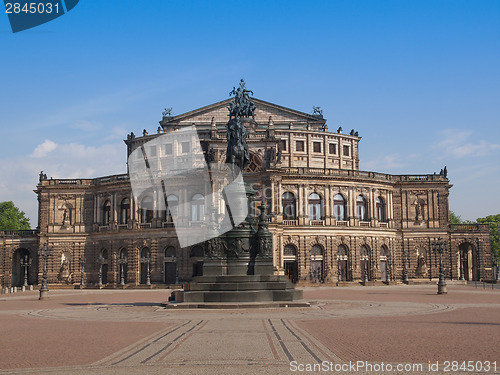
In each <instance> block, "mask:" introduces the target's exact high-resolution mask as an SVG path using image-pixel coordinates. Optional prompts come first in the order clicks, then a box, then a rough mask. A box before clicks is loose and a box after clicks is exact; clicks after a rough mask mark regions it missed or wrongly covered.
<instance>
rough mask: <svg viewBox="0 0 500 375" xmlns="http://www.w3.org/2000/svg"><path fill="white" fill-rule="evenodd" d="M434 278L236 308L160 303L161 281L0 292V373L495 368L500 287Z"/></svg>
mask: <svg viewBox="0 0 500 375" xmlns="http://www.w3.org/2000/svg"><path fill="white" fill-rule="evenodd" d="M436 289H437V288H436V286H433V285H422V286H416V285H410V286H407V285H397V286H373V287H348V288H335V287H317V288H313V287H310V288H304V298H305V299H306V300H308V301H310V302H311V307H310V308H276V309H245V310H224V309H221V310H186V309H180V308H179V309H168V310H167V309H165V308H164V307H162V306H161V305H160V303H161V302H164V301H166V300H167V298H168V296H169V294H170V291H169V290H166V289H154V290H90V289H88V290H69V289H67V290H51V291H50V299H49V300H48V301H39V300H38V291H31V292H23V293H15V294H6V295H1V296H0V340H1V341H0V342H1V345H0V374H32V373H33V374H35V373H36V374H291V373H311V371H308V370H319V371H316V372H320V373H353V374H361V373H394V374H396V373H400V374H408V373H415V374H441V373H456V374H464V373H467V374H473V373H485V371H484V370H485V369H486V368H487V366H488V362H487V361H489V362H490V371H489V372H486V373H491V374H493V373H500V369H499V368H500V290H498V289H494V290H492V289H481V288H478V289H476V288H473V287H471V286H458V285H451V286H448V294H447V295H436ZM358 361H359V362H358ZM446 361H449V362H450V363H449V366H448V368H445V366H446V365H447V362H446ZM452 361H458V363H457V366H461V365H463V364H464V362H463V361H465V365H466V366H467V365H469V366H472V367H474V369H473V370H472V367H470V368H469V369H468V370H464V369H463V368H462V370H461V369H459V368H456V367H455V368H454V367H453V365H454V364H453V362H452ZM468 361H473V362H468ZM494 361H496V362H497V364H496V366H497V369H496V371H495V369H494V366H493V362H494ZM361 364H363V366H361ZM419 364H421V365H420V366H421V367H419ZM436 364H438V365H439V370H438V371H435V370H436V367H435V365H436ZM355 365H356V366H357V367H354V366H355ZM370 365H371V366H375V367H372V368H371V369H370V368H368V369H367V368H366V367H364V366H370ZM314 366H316V367H314ZM377 366H378V367H377ZM381 366H384V367H381ZM398 366H399V367H398ZM401 366H403V367H401ZM404 366H406V367H404ZM410 366H412V367H411V369H410ZM429 366H431V367H429ZM480 366H482V368H483V372H481V371H478V370H479V369H480ZM398 369H399V371H398ZM446 369H448V370H449V371H445V370H446ZM391 370H392V371H391ZM454 370H455V371H454ZM469 370H470V371H469Z"/></svg>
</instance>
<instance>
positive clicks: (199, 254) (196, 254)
mask: <svg viewBox="0 0 500 375" xmlns="http://www.w3.org/2000/svg"><path fill="white" fill-rule="evenodd" d="M189 256H190V257H191V258H203V257H204V256H205V251H204V250H203V248H202V247H201V246H199V245H196V246H194V247H193V248H192V249H191V252H190V254H189Z"/></svg>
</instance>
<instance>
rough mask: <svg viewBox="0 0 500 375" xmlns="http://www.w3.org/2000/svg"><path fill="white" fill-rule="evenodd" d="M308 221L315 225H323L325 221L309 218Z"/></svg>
mask: <svg viewBox="0 0 500 375" xmlns="http://www.w3.org/2000/svg"><path fill="white" fill-rule="evenodd" d="M309 223H310V224H311V225H316V226H323V225H325V221H324V220H311V221H310V222H309Z"/></svg>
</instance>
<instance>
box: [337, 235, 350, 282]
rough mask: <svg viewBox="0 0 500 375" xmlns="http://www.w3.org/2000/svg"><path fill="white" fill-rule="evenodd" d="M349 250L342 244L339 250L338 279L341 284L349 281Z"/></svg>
mask: <svg viewBox="0 0 500 375" xmlns="http://www.w3.org/2000/svg"><path fill="white" fill-rule="evenodd" d="M347 254H348V249H347V246H346V245H343V244H340V245H339V247H338V249H337V278H338V281H339V282H343V281H347V280H349V279H350V278H349V272H348V270H349V267H348V264H347V261H348V256H347Z"/></svg>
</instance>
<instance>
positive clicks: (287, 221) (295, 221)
mask: <svg viewBox="0 0 500 375" xmlns="http://www.w3.org/2000/svg"><path fill="white" fill-rule="evenodd" d="M297 223H298V220H283V225H297Z"/></svg>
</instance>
